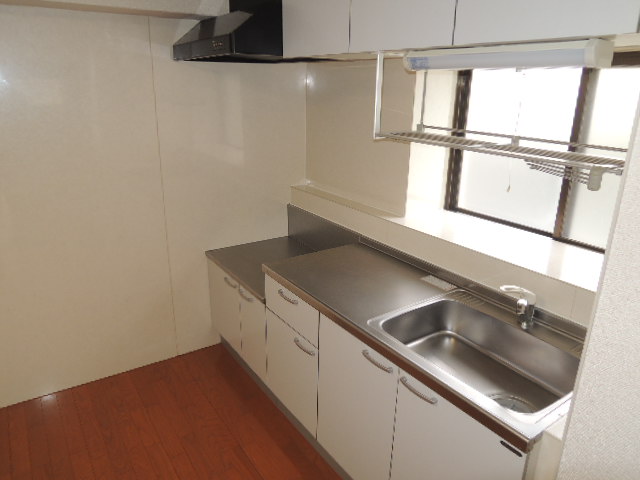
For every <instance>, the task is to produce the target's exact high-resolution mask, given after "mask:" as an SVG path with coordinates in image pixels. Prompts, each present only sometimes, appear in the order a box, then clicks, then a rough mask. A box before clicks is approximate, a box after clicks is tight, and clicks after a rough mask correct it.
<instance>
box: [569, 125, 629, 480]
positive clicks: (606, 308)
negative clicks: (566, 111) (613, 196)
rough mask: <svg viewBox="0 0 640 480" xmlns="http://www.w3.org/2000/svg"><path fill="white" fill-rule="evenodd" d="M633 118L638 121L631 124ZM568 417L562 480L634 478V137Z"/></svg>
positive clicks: (626, 479)
mask: <svg viewBox="0 0 640 480" xmlns="http://www.w3.org/2000/svg"><path fill="white" fill-rule="evenodd" d="M637 121H638V117H637V116H636V125H637ZM629 158H630V161H629V163H628V165H627V167H625V179H624V182H623V191H622V195H621V198H620V204H619V207H618V208H619V211H618V216H617V221H616V224H615V225H614V228H613V234H612V236H611V237H610V240H609V245H608V248H607V256H606V260H605V267H604V272H603V275H602V279H601V284H600V289H599V292H598V297H597V299H596V306H595V313H594V318H593V322H592V326H591V329H590V331H589V338H588V342H587V345H586V348H585V351H584V353H583V359H582V363H581V365H580V372H579V374H578V381H577V384H576V390H575V394H574V400H573V406H572V412H571V414H570V418H569V422H568V426H567V431H566V441H565V449H564V452H563V455H562V460H561V464H560V471H559V474H558V479H560V480H573V479H575V480H578V479H580V480H601V479H607V480H608V479H616V480H632V479H637V478H639V477H640V455H639V454H638V435H639V434H640V416H639V415H638V412H639V411H640V396H639V395H638V386H639V385H640V368H638V366H639V365H640V351H639V350H638V345H640V324H639V322H638V319H639V318H640V302H638V297H639V296H640V287H639V285H640V242H639V238H640V222H639V221H638V204H639V202H640V131H638V130H637V126H636V132H635V140H634V141H633V146H632V150H631V153H630V154H629Z"/></svg>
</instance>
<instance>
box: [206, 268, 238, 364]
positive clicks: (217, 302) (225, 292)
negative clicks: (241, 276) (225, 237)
mask: <svg viewBox="0 0 640 480" xmlns="http://www.w3.org/2000/svg"><path fill="white" fill-rule="evenodd" d="M207 263H208V265H209V286H210V288H211V292H210V293H211V320H212V321H213V326H214V327H215V328H216V330H218V333H219V334H220V336H222V338H224V339H225V340H226V341H227V343H228V344H229V345H231V347H232V348H233V349H234V350H235V351H236V352H238V353H240V350H241V332H240V303H239V298H238V282H236V281H235V280H233V279H232V278H231V277H230V276H229V275H227V273H226V272H225V271H224V270H222V269H221V268H220V267H218V266H217V265H216V264H214V263H213V262H207Z"/></svg>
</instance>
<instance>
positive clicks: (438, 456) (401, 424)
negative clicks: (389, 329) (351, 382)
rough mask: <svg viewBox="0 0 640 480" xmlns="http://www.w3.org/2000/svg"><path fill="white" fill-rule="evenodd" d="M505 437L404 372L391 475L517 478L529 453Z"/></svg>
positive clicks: (404, 479) (395, 478)
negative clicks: (509, 444)
mask: <svg viewBox="0 0 640 480" xmlns="http://www.w3.org/2000/svg"><path fill="white" fill-rule="evenodd" d="M432 402H435V403H432ZM501 441H502V439H501V438H500V437H499V436H497V435H496V434H495V433H493V432H492V431H490V430H489V429H487V428H485V427H484V426H482V425H481V424H480V423H478V422H476V421H475V420H474V419H473V418H471V417H469V416H468V415H467V414H466V413H464V412H462V411H461V410H459V409H458V408H457V407H455V406H453V405H452V404H451V403H449V402H448V401H446V400H445V399H443V398H442V397H440V396H439V395H436V394H435V393H434V392H433V391H432V390H430V389H429V388H427V387H425V386H424V385H423V384H421V383H419V382H418V381H416V380H415V379H414V378H412V377H411V376H409V375H407V374H406V373H404V372H402V371H401V372H400V381H399V382H398V402H397V410H396V425H395V435H394V440H393V462H392V466H391V479H392V480H412V479H416V480H418V479H419V480H423V479H425V478H429V479H431V478H434V479H436V478H438V479H439V478H441V479H447V480H469V479H470V478H473V479H475V480H519V479H521V478H522V475H523V472H524V466H525V460H526V457H525V456H524V455H522V454H520V455H518V454H516V453H514V452H513V451H512V450H510V449H509V448H507V447H505V446H504V445H503V444H501V443H500V442H501ZM511 448H513V447H511ZM514 450H515V449H514ZM518 453H519V452H518Z"/></svg>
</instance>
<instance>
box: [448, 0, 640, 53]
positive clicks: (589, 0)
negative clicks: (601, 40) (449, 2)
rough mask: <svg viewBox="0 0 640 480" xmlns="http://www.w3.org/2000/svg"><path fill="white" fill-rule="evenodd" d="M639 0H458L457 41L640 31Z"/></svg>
mask: <svg viewBox="0 0 640 480" xmlns="http://www.w3.org/2000/svg"><path fill="white" fill-rule="evenodd" d="M639 15H640V2H638V0H562V1H560V2H559V1H557V0H537V1H535V2H532V1H531V0H484V1H482V2H479V1H478V0H458V10H457V13H456V31H455V36H454V39H455V44H456V45H464V44H469V43H483V42H505V41H518V40H536V39H538V40H540V39H549V38H562V37H593V36H600V35H607V34H613V33H631V32H636V31H637V28H638V17H639Z"/></svg>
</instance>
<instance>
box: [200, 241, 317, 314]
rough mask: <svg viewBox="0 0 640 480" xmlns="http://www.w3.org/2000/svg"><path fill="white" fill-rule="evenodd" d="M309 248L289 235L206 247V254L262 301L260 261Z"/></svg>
mask: <svg viewBox="0 0 640 480" xmlns="http://www.w3.org/2000/svg"><path fill="white" fill-rule="evenodd" d="M310 252H313V250H312V249H310V248H309V247H306V246H305V245H302V244H301V243H299V242H297V241H295V240H293V239H291V238H289V237H278V238H271V239H269V240H261V241H258V242H251V243H245V244H242V245H234V246H232V247H225V248H218V249H216V250H208V251H207V252H206V255H207V258H209V259H210V260H213V261H214V262H215V263H216V264H217V265H218V266H219V267H220V268H222V269H223V270H224V271H225V272H227V273H228V274H229V275H231V276H232V277H233V278H234V279H235V280H237V281H238V282H240V283H242V285H243V286H244V287H245V288H246V289H247V290H249V292H250V293H251V294H252V295H253V296H255V297H257V298H258V299H260V301H261V302H262V303H264V273H263V272H262V264H263V263H269V262H274V261H277V260H283V259H288V258H291V257H295V256H297V255H304V254H306V253H310Z"/></svg>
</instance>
